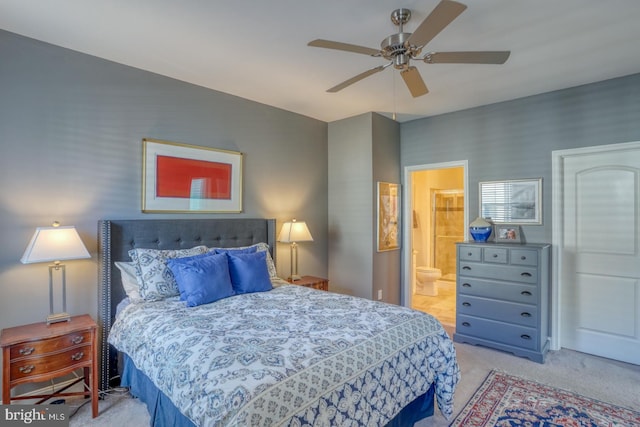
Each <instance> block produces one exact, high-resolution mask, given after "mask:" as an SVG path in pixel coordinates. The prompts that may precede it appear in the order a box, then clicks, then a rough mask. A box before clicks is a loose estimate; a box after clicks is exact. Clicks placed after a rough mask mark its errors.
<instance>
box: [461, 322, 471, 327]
mask: <svg viewBox="0 0 640 427" xmlns="http://www.w3.org/2000/svg"><path fill="white" fill-rule="evenodd" d="M462 326H471V323H469V322H462Z"/></svg>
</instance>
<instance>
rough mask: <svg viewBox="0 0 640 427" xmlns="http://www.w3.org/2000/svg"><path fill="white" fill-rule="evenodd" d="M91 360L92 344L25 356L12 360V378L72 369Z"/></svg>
mask: <svg viewBox="0 0 640 427" xmlns="http://www.w3.org/2000/svg"><path fill="white" fill-rule="evenodd" d="M89 362H91V345H84V346H78V347H74V348H71V349H69V350H66V351H63V352H61V353H53V354H49V355H46V356H36V357H25V358H22V359H19V360H16V361H13V360H12V361H11V367H10V369H11V380H12V381H14V380H18V379H21V378H26V377H35V376H38V375H43V374H51V373H52V372H55V371H57V370H60V369H67V370H69V371H72V370H73V369H75V367H77V366H78V365H84V366H87V363H89Z"/></svg>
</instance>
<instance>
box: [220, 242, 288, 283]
mask: <svg viewBox="0 0 640 427" xmlns="http://www.w3.org/2000/svg"><path fill="white" fill-rule="evenodd" d="M254 248H255V249H254ZM209 250H210V251H212V252H215V253H222V252H223V251H225V252H228V251H234V252H233V253H234V254H236V253H237V252H235V251H244V250H250V251H251V252H248V253H254V252H266V253H267V257H266V260H265V262H266V264H267V271H268V272H269V277H271V278H272V279H275V278H277V277H278V272H277V271H276V265H275V264H274V262H273V258H272V257H271V253H270V252H269V245H267V244H266V243H264V242H260V243H256V244H254V245H251V246H239V247H237V248H211V249H209ZM216 251H220V252H216Z"/></svg>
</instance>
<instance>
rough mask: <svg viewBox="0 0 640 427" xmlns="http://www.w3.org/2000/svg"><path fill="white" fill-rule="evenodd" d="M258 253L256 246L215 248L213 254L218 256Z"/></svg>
mask: <svg viewBox="0 0 640 427" xmlns="http://www.w3.org/2000/svg"><path fill="white" fill-rule="evenodd" d="M257 251H258V247H257V246H256V245H253V246H247V247H244V248H214V249H213V252H214V253H216V254H232V255H238V254H255V253H256V252H257Z"/></svg>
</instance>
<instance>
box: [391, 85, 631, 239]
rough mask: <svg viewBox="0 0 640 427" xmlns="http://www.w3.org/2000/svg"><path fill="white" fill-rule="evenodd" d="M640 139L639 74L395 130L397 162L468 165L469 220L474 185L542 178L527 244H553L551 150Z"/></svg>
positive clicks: (527, 229)
mask: <svg viewBox="0 0 640 427" xmlns="http://www.w3.org/2000/svg"><path fill="white" fill-rule="evenodd" d="M638 140H640V74H635V75H631V76H627V77H622V78H617V79H612V80H607V81H603V82H598V83H594V84H589V85H584V86H579V87H575V88H571V89H566V90H561V91H555V92H550V93H545V94H542V95H537V96H531V97H527V98H522V99H517V100H514V101H508V102H502V103H498V104H492V105H487V106H483V107H478V108H473V109H469V110H464V111H458V112H454V113H449V114H444V115H440V116H435V117H430V118H426V119H421V120H415V121H412V122H408V123H405V124H403V125H402V126H401V141H402V148H401V164H402V168H404V167H406V166H413V165H422V164H428V163H438V162H448V161H454V160H465V159H468V160H469V170H468V173H469V182H468V183H467V185H468V188H469V200H468V204H469V220H470V221H471V220H473V219H474V218H475V217H477V216H478V182H479V181H492V180H502V179H519V178H537V177H541V178H542V179H543V193H542V197H543V225H541V226H523V227H522V229H523V234H524V235H525V237H526V239H527V241H529V242H551V230H552V224H551V203H552V193H551V192H552V188H551V179H552V176H551V152H552V151H554V150H562V149H569V148H577V147H585V146H594V145H605V144H615V143H621V142H630V141H638Z"/></svg>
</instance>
